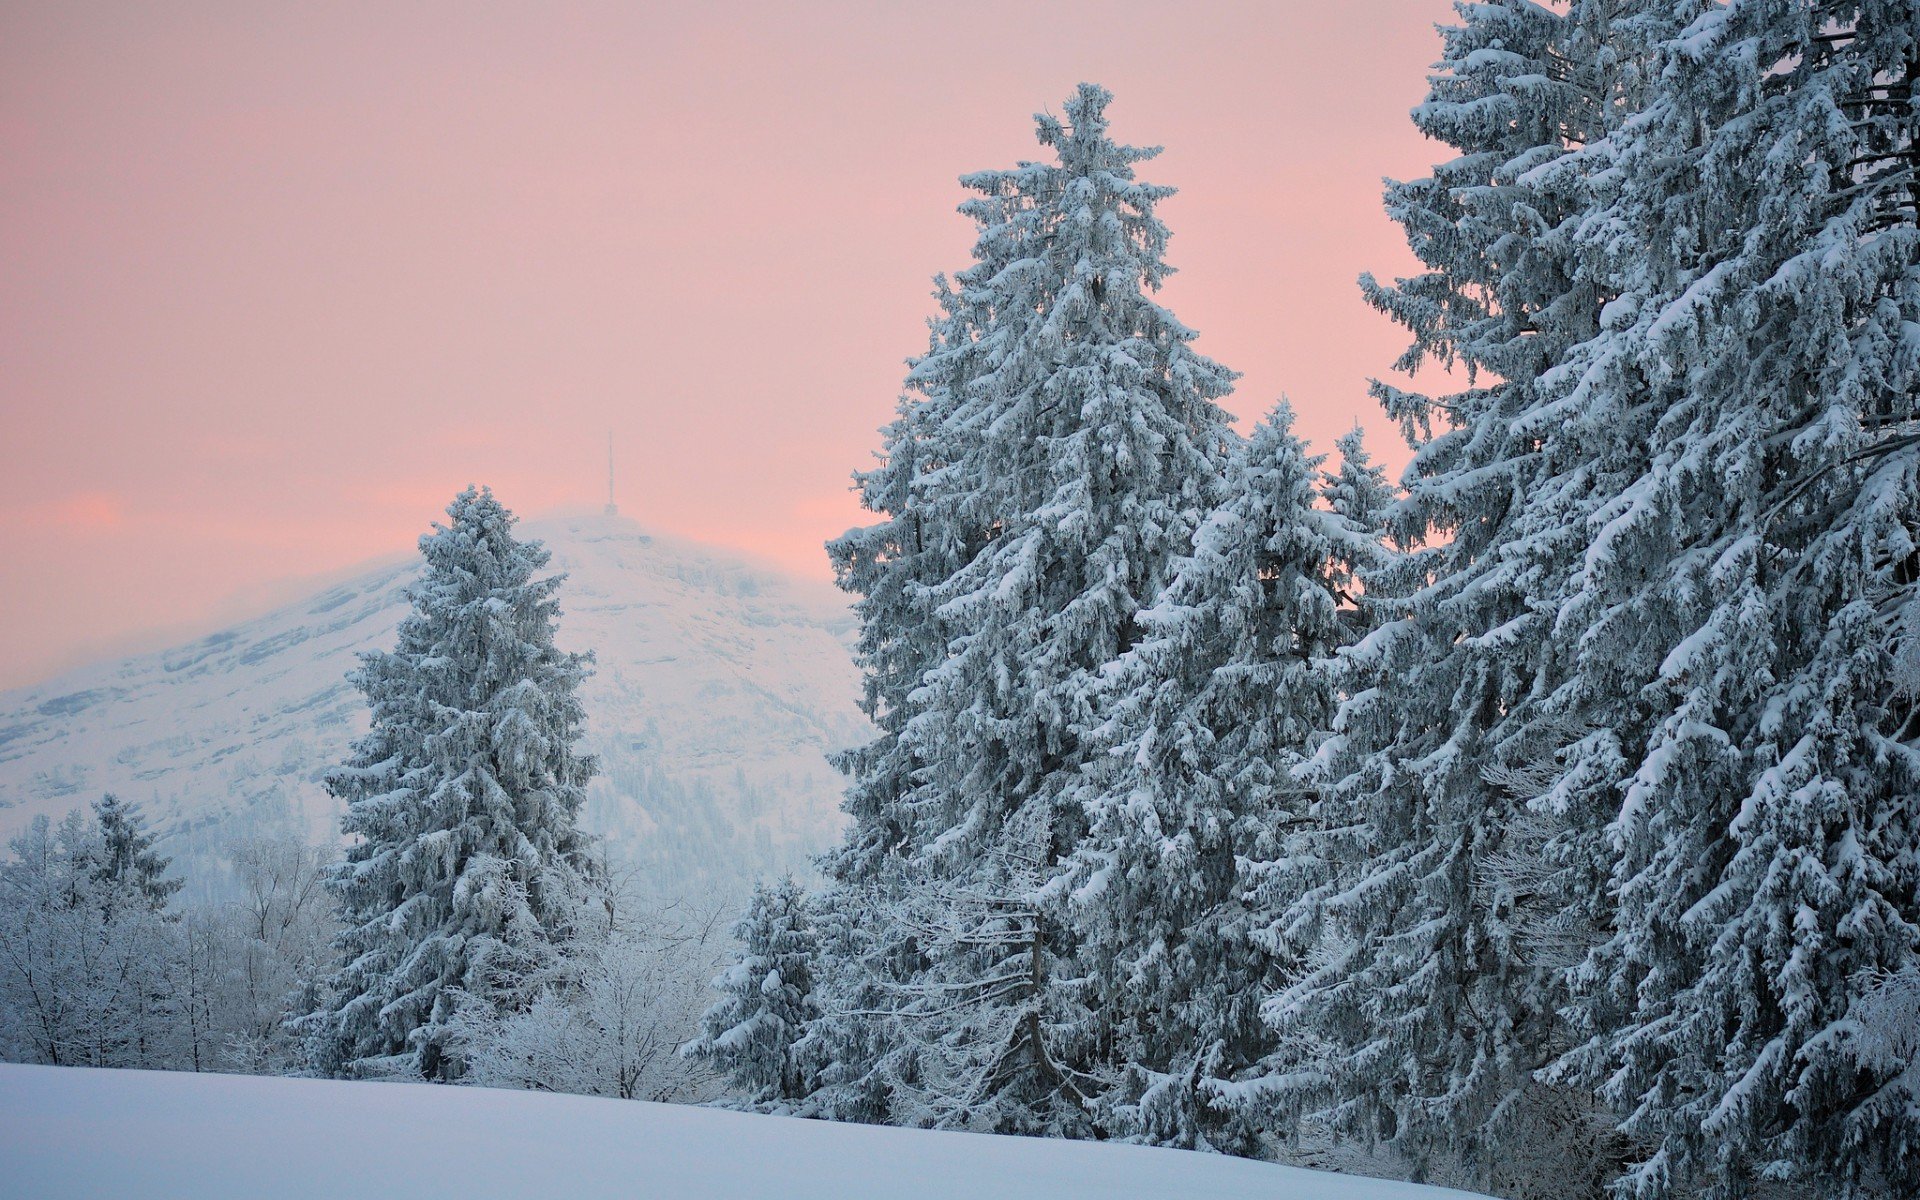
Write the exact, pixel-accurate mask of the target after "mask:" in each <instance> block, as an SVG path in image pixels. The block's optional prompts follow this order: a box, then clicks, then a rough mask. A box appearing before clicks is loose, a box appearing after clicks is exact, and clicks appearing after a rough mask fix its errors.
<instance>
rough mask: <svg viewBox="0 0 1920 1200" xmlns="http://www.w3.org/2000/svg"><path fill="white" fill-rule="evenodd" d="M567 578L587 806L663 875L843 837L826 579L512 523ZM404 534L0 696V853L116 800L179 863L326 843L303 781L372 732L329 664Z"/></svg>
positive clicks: (845, 613)
mask: <svg viewBox="0 0 1920 1200" xmlns="http://www.w3.org/2000/svg"><path fill="white" fill-rule="evenodd" d="M521 533H522V535H523V536H527V537H536V538H540V539H541V540H543V541H545V542H546V543H547V546H548V548H549V549H551V550H552V551H553V563H552V567H553V569H555V570H558V571H565V572H567V573H568V582H567V584H566V586H565V588H564V589H563V590H562V592H561V606H562V609H563V612H562V616H561V621H560V636H559V642H560V645H561V647H562V648H563V649H567V650H592V651H594V652H595V653H596V654H597V655H598V662H597V664H596V668H595V673H594V675H593V676H592V678H590V679H589V680H588V681H587V683H586V685H585V687H584V688H583V689H582V697H583V699H584V700H585V702H586V705H587V714H588V730H587V738H586V748H587V749H588V750H589V751H590V752H593V753H595V754H597V755H599V757H600V761H601V767H602V770H601V775H600V778H598V779H597V780H595V781H594V783H593V784H592V785H591V787H590V788H589V792H588V799H587V810H586V814H585V820H586V823H587V825H588V827H589V828H590V829H591V830H593V831H594V832H597V833H603V834H605V835H607V836H608V838H609V840H610V841H611V842H612V843H613V848H614V849H615V851H616V852H617V854H618V855H619V857H621V858H622V859H624V860H626V861H629V862H632V863H634V864H635V865H637V866H640V867H642V868H643V869H644V870H645V871H646V873H647V874H648V875H649V876H650V877H652V878H654V879H655V881H656V882H657V883H659V884H661V885H663V886H665V887H668V888H669V889H671V888H673V887H674V886H676V885H678V884H680V883H682V882H685V883H687V884H694V883H698V882H700V881H702V880H706V881H724V882H732V881H736V880H739V879H743V878H751V877H753V876H754V875H756V874H758V873H761V872H764V871H768V870H775V869H780V868H784V867H788V866H794V865H798V864H803V863H804V862H805V861H806V860H807V858H808V856H809V855H811V854H812V853H813V852H816V851H818V850H821V849H824V848H825V847H826V846H827V845H828V844H830V843H831V842H832V841H833V839H834V838H835V837H836V836H837V834H838V831H839V828H840V812H839V801H840V789H841V787H842V786H843V780H842V779H841V778H840V777H839V775H838V774H836V773H835V772H834V770H833V768H832V767H830V766H829V765H828V763H827V759H826V755H827V753H828V752H829V751H832V750H836V749H840V748H842V747H845V746H849V745H853V744H855V743H857V742H859V741H862V740H864V739H865V738H866V737H867V736H869V734H870V727H869V726H868V725H867V723H866V720H865V718H864V717H862V716H861V715H860V712H859V709H858V708H857V706H856V704H855V700H856V698H857V697H858V695H859V690H860V683H859V675H858V673H857V671H856V670H855V667H854V664H853V658H852V654H851V652H850V649H849V644H850V641H851V639H852V636H853V628H854V626H853V615H852V613H851V611H850V610H849V609H848V607H847V604H846V598H845V597H844V596H842V595H841V594H840V593H839V592H837V591H836V590H835V589H834V588H833V586H832V585H831V584H829V583H826V582H824V581H819V580H807V579H797V578H793V577H790V576H785V575H782V574H780V573H778V572H776V571H773V570H770V569H767V568H764V567H760V566H756V565H754V564H752V563H748V562H744V561H742V560H740V559H739V558H737V557H736V556H734V555H732V554H729V553H727V552H725V551H722V550H716V549H713V548H711V547H703V546H699V545H696V544H693V543H689V542H683V541H678V540H675V539H672V538H664V537H654V536H650V535H648V534H647V533H645V532H643V531H642V530H641V528H640V527H639V526H638V525H636V524H634V523H633V522H632V521H629V520H626V519H624V518H619V517H603V516H581V517H560V518H552V519H547V520H539V521H529V522H527V523H526V524H525V525H524V526H522V527H521ZM419 566H420V556H419V555H418V554H415V553H412V552H411V550H410V549H409V550H408V551H407V552H405V553H396V554H395V555H394V556H392V557H390V558H388V559H386V560H383V561H381V562H379V563H377V564H369V566H368V567H366V568H365V569H363V570H361V571H359V572H356V573H354V574H352V575H351V576H350V577H348V578H346V579H345V580H343V581H340V582H336V583H333V584H331V585H329V586H316V587H315V588H314V589H313V591H312V593H311V594H308V595H306V596H305V597H304V598H302V599H300V600H298V601H297V602H294V603H289V604H283V605H281V606H280V607H278V608H276V609H274V610H273V611H271V612H268V613H265V614H263V615H261V616H259V617H257V618H254V619H253V620H249V621H244V622H241V623H238V624H235V625H233V626H231V627H230V628H227V629H224V630H221V631H219V632H216V633H213V634H211V635H209V636H207V637H203V638H201V639H199V640H198V641H194V642H191V643H188V644H185V645H181V646H178V647H175V648H174V649H171V650H165V651H161V652H159V653H153V654H141V655H135V656H132V657H129V658H124V659H120V660H117V661H113V662H103V663H99V664H96V665H93V666H89V667H84V668H80V669H78V670H74V671H70V672H67V673H66V674H64V675H62V676H60V677H59V678H56V679H51V680H48V681H46V682H45V683H42V684H38V685H35V686H32V687H28V688H22V689H18V690H16V691H11V692H5V693H0V845H3V844H4V840H5V838H6V837H9V836H12V835H14V834H17V833H18V832H19V831H20V830H21V829H22V828H24V827H25V825H26V824H27V822H28V821H29V820H30V819H31V818H32V817H33V816H34V815H35V814H37V813H46V814H49V815H51V816H53V817H54V818H55V819H56V820H57V819H58V818H59V817H60V816H61V815H63V814H64V813H66V812H67V811H68V810H70V809H72V808H75V807H77V806H79V805H82V804H85V803H87V802H88V801H90V800H94V799H97V798H98V797H99V795H100V793H102V792H104V791H110V790H111V791H117V792H118V793H120V795H121V796H122V797H123V798H124V799H127V800H133V801H138V802H140V803H142V804H143V805H144V806H145V808H146V813H147V817H148V819H149V820H151V821H152V822H153V824H154V827H155V829H156V830H158V831H159V833H160V834H161V838H162V843H161V844H162V848H163V849H164V850H165V851H167V852H169V853H172V854H174V855H176V856H184V857H183V863H182V865H183V867H185V868H186V869H187V870H188V871H189V873H192V874H195V875H204V870H205V866H206V862H205V861H204V860H206V859H209V858H211V857H215V856H217V855H218V853H219V851H220V849H221V847H222V845H223V844H224V843H225V842H226V841H228V840H229V839H231V838H233V837H236V836H251V835H255V834H289V833H291V834H298V835H301V836H304V837H307V838H327V837H333V836H336V835H337V833H338V829H339V815H340V808H339V805H338V804H337V803H336V802H335V801H334V800H333V799H332V798H331V797H329V796H328V795H327V794H326V792H325V791H324V790H323V788H322V787H321V784H320V780H321V777H322V776H323V775H324V774H325V772H326V771H327V769H328V768H330V767H332V766H334V765H336V764H338V763H339V762H340V761H341V759H342V758H343V757H344V756H345V755H346V752H347V746H348V743H349V742H350V741H351V739H352V738H353V737H355V736H356V735H357V734H359V733H360V732H361V731H362V730H363V729H365V727H366V705H365V703H364V702H363V701H362V699H361V697H360V695H359V693H358V692H356V691H355V690H354V689H353V688H352V687H351V686H350V685H349V684H348V682H347V679H346V674H347V672H348V671H349V670H350V669H351V668H352V667H353V666H354V665H355V661H356V660H355V656H356V654H358V653H359V652H361V651H364V650H372V649H388V648H391V647H392V645H393V638H394V629H395V627H396V626H397V625H398V624H399V621H400V617H401V615H402V614H403V613H404V612H405V610H406V602H405V600H404V598H403V597H402V595H401V589H402V588H403V587H405V585H406V584H407V583H408V582H410V581H411V580H412V579H413V577H414V576H415V575H416V574H417V573H418V570H419Z"/></svg>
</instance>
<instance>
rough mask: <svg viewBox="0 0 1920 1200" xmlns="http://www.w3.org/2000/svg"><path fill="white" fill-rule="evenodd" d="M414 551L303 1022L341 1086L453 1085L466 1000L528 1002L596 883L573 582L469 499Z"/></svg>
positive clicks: (362, 680)
mask: <svg viewBox="0 0 1920 1200" xmlns="http://www.w3.org/2000/svg"><path fill="white" fill-rule="evenodd" d="M447 514H448V517H449V520H448V523H447V524H445V525H436V526H435V527H434V531H433V532H432V533H430V534H427V535H426V536H424V537H422V538H421V539H420V551H421V554H422V555H423V556H424V557H425V558H426V570H425V573H424V575H423V577H422V578H421V579H420V581H419V582H418V583H416V584H415V585H413V587H412V589H411V592H410V594H411V597H412V600H413V609H412V611H411V612H410V613H409V614H408V615H407V617H406V619H405V620H404V621H402V622H401V626H400V633H399V639H398V644H397V645H396V647H395V649H394V650H393V651H392V652H391V653H373V654H368V655H366V656H364V657H363V658H362V660H361V662H362V665H361V668H360V670H359V671H358V672H357V673H356V674H355V676H354V681H355V682H356V684H357V685H358V686H359V687H360V689H361V691H363V692H364V693H365V694H366V697H367V702H368V704H369V705H370V706H371V707H372V710H373V714H372V716H373V722H372V728H371V729H370V730H369V731H368V733H367V734H366V736H364V737H362V738H361V739H360V740H359V741H358V742H356V743H355V744H354V748H353V756H352V758H351V759H350V760H349V762H348V763H347V765H346V766H344V767H342V768H340V769H339V770H337V771H335V772H334V773H333V774H332V775H330V776H329V777H328V780H327V786H328V789H329V790H330V791H331V792H332V793H333V794H334V795H335V796H337V797H339V798H340V799H342V800H344V801H346V803H347V813H346V816H345V818H344V820H343V822H342V826H343V828H344V830H345V832H346V834H347V836H348V837H349V838H351V839H353V840H352V842H351V844H350V846H349V848H348V851H347V857H346V861H345V862H343V863H341V864H339V865H338V866H337V867H335V868H334V870H333V873H332V875H331V877H330V881H329V885H330V887H331V888H332V889H333V891H334V894H335V896H336V898H337V904H338V913H339V917H340V922H341V925H342V927H343V928H342V932H341V934H340V938H339V943H338V944H339V948H340V951H341V955H342V959H341V966H340V969H339V970H338V971H337V972H336V973H335V974H334V975H333V977H332V978H331V980H330V981H329V986H330V991H331V997H330V999H329V1000H328V1002H327V1003H326V1005H325V1006H324V1007H323V1008H322V1009H321V1010H320V1011H319V1012H317V1013H315V1014H313V1015H312V1016H311V1017H310V1018H308V1019H307V1021H306V1027H307V1029H308V1032H309V1036H310V1039H311V1041H310V1045H311V1047H312V1050H311V1053H312V1057H313V1064H314V1066H315V1067H316V1069H318V1070H320V1071H322V1072H323V1073H326V1074H330V1075H338V1076H356V1075H383V1074H402V1075H411V1076H424V1077H426V1078H428V1079H439V1080H446V1079H453V1078H457V1077H458V1076H459V1074H460V1069H461V1068H460V1061H459V1059H458V1056H457V1055H455V1054H451V1053H449V1040H450V1036H449V1021H450V1020H451V1018H452V1017H453V1015H454V1012H455V1010H456V1008H457V1007H458V1006H459V1005H462V1004H480V1005H486V1006H489V1007H491V1008H493V1009H494V1010H495V1011H497V1012H507V1011H512V1010H514V1009H517V1008H520V1007H524V1006H525V1005H527V1004H528V1003H530V1002H531V999H532V997H533V996H534V994H535V993H536V991H537V990H538V988H539V987H540V986H541V985H542V984H543V983H549V982H551V981H552V976H553V973H554V972H555V971H556V970H559V969H561V968H562V967H563V965H564V958H563V955H562V953H561V950H562V947H563V946H564V943H565V942H566V940H567V938H568V937H569V934H570V931H571V929H572V927H573V925H574V922H575V920H576V918H577V916H578V913H579V905H580V901H581V899H582V896H583V895H584V882H585V879H586V877H587V876H588V875H589V874H590V873H591V872H592V870H593V865H592V860H591V859H590V857H589V842H588V839H587V837H586V835H584V834H583V833H581V832H580V831H579V829H578V828H577V827H576V825H575V815H576V814H577V813H578V811H579V808H580V804H581V800H582V797H583V789H584V787H585V785H586V782H587V780H588V779H589V778H590V777H591V776H592V773H593V769H594V763H593V760H592V759H591V758H590V757H587V756H585V755H582V754H580V753H578V751H577V749H576V743H577V742H578V740H579V738H580V734H581V730H582V726H583V725H584V724H585V721H586V714H585V712H584V710H583V709H582V707H581V704H580V700H579V697H578V695H577V694H576V691H577V689H578V687H579V684H580V681H581V680H582V678H584V677H585V674H586V671H587V663H588V659H587V658H586V656H584V655H579V654H568V653H564V652H562V651H561V650H559V649H558V648H556V646H555V645H554V631H555V625H556V622H557V620H558V618H559V613H560V609H559V600H558V592H559V588H560V585H561V582H562V580H563V578H564V577H561V576H548V577H546V578H536V576H538V574H539V572H540V569H541V568H542V567H544V566H546V564H547V561H548V553H547V551H546V550H545V549H544V548H542V547H541V545H540V544H539V543H538V542H520V541H517V540H515V538H514V536H513V524H514V521H515V518H514V516H513V514H511V513H510V512H508V511H507V510H506V508H504V507H503V506H502V505H501V504H500V502H499V501H497V500H495V499H494V497H493V493H492V492H491V491H489V490H485V489H482V490H479V491H476V490H474V489H472V488H468V489H467V490H466V491H464V492H462V493H461V494H460V495H459V496H458V497H456V498H455V499H454V501H453V503H452V504H451V505H449V506H448V508H447Z"/></svg>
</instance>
